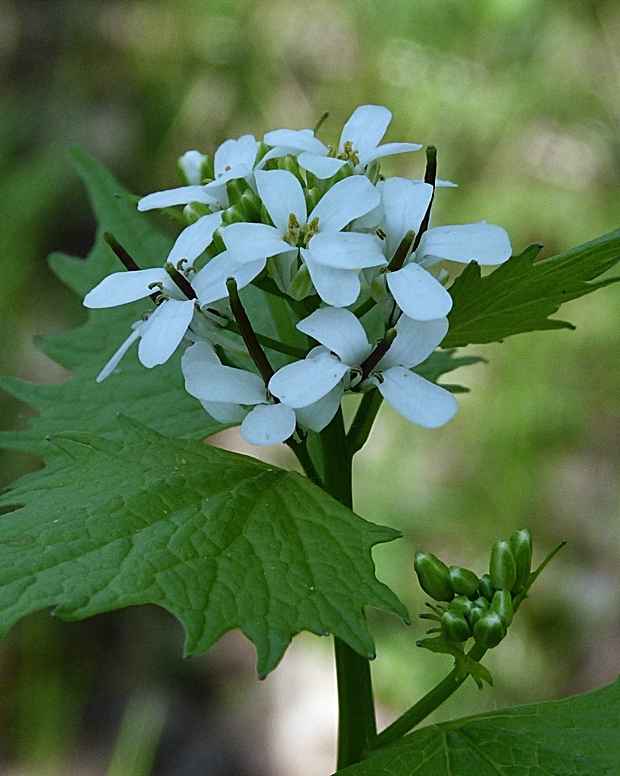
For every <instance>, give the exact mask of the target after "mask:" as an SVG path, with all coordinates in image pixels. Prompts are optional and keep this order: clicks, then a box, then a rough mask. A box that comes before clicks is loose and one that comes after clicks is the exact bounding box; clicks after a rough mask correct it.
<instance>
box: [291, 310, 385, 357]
mask: <svg viewBox="0 0 620 776" xmlns="http://www.w3.org/2000/svg"><path fill="white" fill-rule="evenodd" d="M297 328H298V329H299V331H302V332H303V333H304V334H307V335H308V336H310V337H312V338H313V339H315V340H316V341H317V342H320V343H321V345H325V347H326V348H328V349H329V350H331V351H332V352H334V353H335V354H336V355H337V356H338V357H339V358H340V360H341V361H343V362H344V363H345V364H349V365H350V366H354V365H359V364H361V363H362V361H363V360H364V359H365V358H366V356H367V355H368V354H369V353H370V351H371V349H372V348H371V346H370V344H369V342H368V337H367V336H366V332H365V331H364V327H363V326H362V324H361V323H360V322H359V321H358V319H357V318H356V317H355V315H353V313H352V312H351V311H350V310H345V309H344V308H342V307H321V308H320V309H318V310H315V311H314V312H313V313H312V314H311V315H309V316H308V317H307V318H304V319H303V321H300V322H299V323H298V324H297Z"/></svg>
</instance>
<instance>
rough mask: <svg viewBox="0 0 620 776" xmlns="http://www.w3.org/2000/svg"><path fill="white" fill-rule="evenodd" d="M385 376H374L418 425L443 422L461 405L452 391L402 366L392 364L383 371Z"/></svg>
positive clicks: (393, 402) (397, 406)
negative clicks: (380, 377)
mask: <svg viewBox="0 0 620 776" xmlns="http://www.w3.org/2000/svg"><path fill="white" fill-rule="evenodd" d="M382 378H383V380H382V381H381V382H379V381H378V380H376V378H375V381H376V382H377V387H378V388H379V391H380V392H381V395H382V396H383V397H384V398H385V399H387V401H389V402H390V404H391V405H392V406H393V407H394V409H396V410H398V412H400V414H401V415H404V417H406V418H407V420H410V421H411V422H412V423H417V424H418V426H423V427H424V428H438V427H439V426H443V425H444V424H445V423H447V422H448V421H449V420H450V418H452V417H453V416H454V414H455V413H456V411H457V409H458V404H457V401H456V399H455V398H454V396H453V395H452V394H451V393H450V392H449V391H446V389H445V388H442V387H441V386H439V385H435V383H431V382H429V381H428V380H425V379H424V378H423V377H420V375H417V374H415V373H414V372H409V371H408V370H407V369H404V368H403V367H402V366H393V367H392V368H391V369H388V370H387V371H385V372H383V374H382Z"/></svg>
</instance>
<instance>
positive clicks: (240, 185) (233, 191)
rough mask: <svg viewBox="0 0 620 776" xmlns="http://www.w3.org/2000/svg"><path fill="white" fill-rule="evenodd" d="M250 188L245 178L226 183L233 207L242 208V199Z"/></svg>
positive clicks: (229, 199)
mask: <svg viewBox="0 0 620 776" xmlns="http://www.w3.org/2000/svg"><path fill="white" fill-rule="evenodd" d="M249 188H250V186H249V184H248V182H247V181H246V179H245V178H233V179H232V180H230V181H226V194H227V195H228V201H229V203H230V204H231V205H236V206H237V207H240V206H241V197H242V196H243V194H244V193H245V192H246V191H247V190H248V189H249Z"/></svg>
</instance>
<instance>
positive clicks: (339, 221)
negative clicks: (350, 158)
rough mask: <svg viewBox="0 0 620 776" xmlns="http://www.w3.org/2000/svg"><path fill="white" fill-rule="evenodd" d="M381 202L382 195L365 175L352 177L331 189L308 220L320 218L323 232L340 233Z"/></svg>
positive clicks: (320, 226) (320, 229)
mask: <svg viewBox="0 0 620 776" xmlns="http://www.w3.org/2000/svg"><path fill="white" fill-rule="evenodd" d="M380 202H381V194H380V193H379V192H378V190H377V189H376V188H375V187H374V186H373V185H372V183H371V182H370V181H369V180H368V178H366V176H365V175H351V176H350V177H349V178H344V180H341V181H338V183H336V184H335V185H334V186H332V187H331V189H329V191H328V192H327V193H326V194H325V195H324V196H323V197H322V198H321V200H320V201H319V203H318V204H317V206H316V207H315V208H314V210H313V211H312V213H310V216H309V217H308V220H309V221H312V219H314V218H318V219H319V231H321V232H339V231H340V230H341V229H344V227H345V226H346V225H347V224H348V223H350V222H351V221H353V220H354V219H356V218H359V217H360V216H363V215H366V213H369V212H370V211H371V210H373V208H375V207H377V205H378V204H379V203H380Z"/></svg>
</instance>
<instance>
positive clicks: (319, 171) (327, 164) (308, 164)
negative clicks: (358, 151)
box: [297, 153, 346, 180]
mask: <svg viewBox="0 0 620 776" xmlns="http://www.w3.org/2000/svg"><path fill="white" fill-rule="evenodd" d="M297 161H298V162H299V166H300V167H303V169H304V170H308V172H311V173H312V174H313V175H315V176H316V177H317V178H320V179H321V180H325V179H326V178H331V177H332V175H335V174H336V173H337V172H338V170H339V169H340V168H341V167H343V166H344V165H345V164H346V162H345V160H344V159H334V158H333V157H332V156H317V155H316V154H310V153H303V154H299V156H298V157H297Z"/></svg>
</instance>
